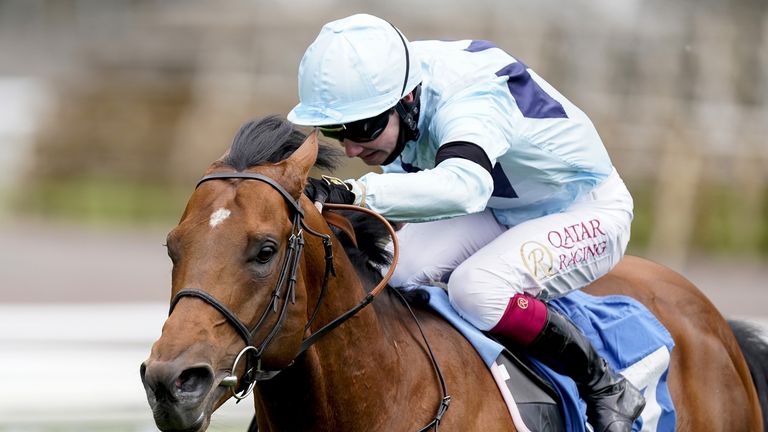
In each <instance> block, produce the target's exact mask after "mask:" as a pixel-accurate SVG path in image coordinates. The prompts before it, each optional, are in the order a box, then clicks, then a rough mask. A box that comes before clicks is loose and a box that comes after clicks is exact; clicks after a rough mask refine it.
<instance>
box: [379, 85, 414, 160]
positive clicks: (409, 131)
mask: <svg viewBox="0 0 768 432" xmlns="http://www.w3.org/2000/svg"><path fill="white" fill-rule="evenodd" d="M420 105H421V84H419V85H417V86H416V88H414V89H413V101H412V102H409V103H406V102H403V100H402V99H401V100H400V101H399V102H397V105H395V111H397V114H398V117H399V118H400V134H399V135H398V136H397V144H396V145H395V149H394V150H393V151H392V153H390V155H389V157H388V158H387V160H385V161H384V162H382V165H389V164H391V163H392V162H394V161H395V159H397V158H398V157H399V156H400V154H401V153H402V152H403V149H405V144H406V143H407V142H408V141H416V140H418V139H419V136H421V131H419V114H420V110H421V107H420Z"/></svg>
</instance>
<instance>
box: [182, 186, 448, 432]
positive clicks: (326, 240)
mask: <svg viewBox="0 0 768 432" xmlns="http://www.w3.org/2000/svg"><path fill="white" fill-rule="evenodd" d="M226 179H246V180H256V181H260V182H263V183H266V184H268V185H269V186H271V187H272V188H273V189H275V190H276V191H278V192H280V194H281V195H282V196H283V199H284V200H285V202H286V203H287V204H288V206H289V207H290V209H291V217H292V223H293V226H292V227H291V236H290V237H289V238H288V246H287V248H286V250H287V253H286V255H285V258H284V260H283V264H282V267H281V269H280V275H279V277H278V279H277V283H276V284H275V288H274V289H273V290H272V296H271V298H270V301H269V304H267V307H266V308H265V309H264V311H263V312H262V314H261V316H260V317H259V320H258V321H257V322H256V325H255V326H254V327H253V328H252V329H249V328H248V326H247V325H245V324H244V323H243V322H242V321H241V320H240V319H239V318H238V317H237V315H235V314H234V313H233V312H232V311H230V310H229V308H228V307H227V306H225V305H224V304H223V303H222V302H220V301H219V300H217V299H216V298H215V297H213V296H212V295H210V294H208V293H207V292H205V291H203V290H201V289H199V288H183V289H181V290H179V292H177V293H176V295H175V296H173V299H172V300H171V306H170V310H169V311H168V315H170V314H171V313H172V312H173V309H174V308H175V307H176V304H177V303H178V302H179V300H180V299H181V298H183V297H196V298H199V299H201V300H203V301H205V302H206V303H208V304H209V305H211V306H213V307H214V308H215V309H216V310H218V311H219V312H220V313H221V314H222V315H223V316H224V317H225V318H226V319H227V321H229V323H230V324H232V326H233V327H234V328H235V330H237V332H238V334H239V335H240V337H241V338H242V339H243V341H245V348H243V349H242V350H241V351H240V353H239V354H238V355H237V357H235V361H234V363H233V364H232V368H231V372H230V376H227V377H225V378H224V379H222V381H221V384H220V385H222V386H226V387H230V388H231V391H232V395H233V396H234V397H235V399H237V401H238V402H239V401H241V400H242V399H245V398H246V397H248V395H249V394H250V393H251V392H252V391H253V388H254V386H255V385H256V382H258V381H263V380H268V379H270V378H273V377H274V376H276V375H277V374H278V373H280V372H281V371H280V370H274V371H264V370H262V369H261V356H262V354H263V353H264V351H265V350H266V348H267V346H269V344H270V343H271V342H272V340H273V339H274V337H275V335H276V334H277V333H278V332H279V331H280V329H281V328H282V326H283V323H284V321H285V317H286V314H287V310H288V300H289V299H290V302H291V303H294V304H295V302H296V297H295V295H296V293H295V288H296V273H297V271H298V267H299V259H300V258H301V252H302V249H303V248H304V232H305V231H306V232H308V233H310V234H312V235H314V236H316V237H319V238H321V239H322V240H323V248H324V249H325V271H324V274H323V283H322V286H321V289H320V295H319V296H318V299H317V304H316V305H315V309H314V311H313V312H312V315H311V316H310V318H309V321H308V322H307V325H306V326H305V328H304V330H305V332H306V331H307V330H308V329H309V327H310V325H311V324H312V322H313V321H314V320H315V318H316V317H317V312H318V310H319V309H320V306H321V305H322V302H323V298H324V294H325V292H326V289H327V286H328V280H329V278H330V276H331V275H333V276H335V275H336V271H335V269H334V267H333V246H332V243H331V237H330V236H329V235H327V234H323V233H320V232H317V231H315V230H313V229H312V228H310V227H309V226H307V225H306V223H305V222H304V211H303V209H302V208H301V205H300V204H299V202H298V201H297V200H295V199H294V198H293V197H292V196H291V194H290V193H288V191H286V190H285V189H284V188H283V187H282V186H281V185H280V184H279V183H277V182H276V181H275V180H274V179H272V178H271V177H268V176H265V175H262V174H256V173H249V172H220V173H213V174H208V175H206V176H204V177H203V178H201V179H200V180H199V181H198V182H197V185H196V186H195V189H197V188H198V187H200V185H201V184H203V183H204V182H207V181H209V180H226ZM324 207H328V208H333V209H338V210H345V209H346V210H355V211H361V212H364V213H367V214H369V215H370V216H373V217H374V218H376V219H378V220H379V221H381V222H382V223H383V224H384V226H385V227H386V228H387V230H388V231H389V235H390V237H391V239H392V243H393V254H392V263H391V264H390V267H389V270H388V271H387V273H386V274H385V275H384V276H383V277H382V279H381V281H380V282H379V283H378V284H377V285H376V286H375V287H374V288H373V290H371V291H370V292H369V293H368V294H367V295H366V296H365V297H364V298H363V299H362V300H361V301H360V303H358V304H357V305H355V306H354V307H353V308H351V309H349V310H347V311H346V312H344V313H343V314H341V315H339V316H338V317H337V318H335V319H334V320H333V321H331V322H329V323H328V324H325V325H324V326H323V327H321V328H320V329H319V330H317V331H316V332H314V333H312V334H311V335H309V336H307V337H306V338H305V339H304V340H303V341H302V343H301V346H300V348H299V351H298V352H297V353H296V357H298V356H300V355H301V354H302V353H304V351H306V350H307V349H308V348H309V347H310V346H312V345H313V344H314V343H315V342H317V341H318V340H319V339H320V338H321V337H323V336H324V335H326V334H328V333H329V332H331V330H333V329H335V328H336V327H338V326H339V325H340V324H342V323H343V322H344V321H346V320H348V319H349V318H351V317H352V316H354V315H355V314H356V313H358V312H359V311H360V310H362V309H363V308H364V307H366V306H368V305H369V304H370V303H371V302H372V301H373V300H374V299H375V298H376V296H378V295H379V294H380V293H381V292H382V291H383V290H384V288H386V287H387V286H388V285H387V284H388V282H389V280H390V279H391V278H392V275H393V274H394V271H395V267H396V264H397V260H398V255H399V248H398V244H397V235H396V234H395V230H394V229H393V228H392V225H390V223H389V222H388V221H387V220H386V219H385V218H383V217H382V216H381V215H379V214H378V213H376V212H374V211H371V210H369V209H367V208H364V207H358V206H351V205H343V204H328V203H326V204H325V206H324ZM284 286H285V295H284V299H285V300H284V301H283V304H282V307H281V308H280V311H279V315H278V318H277V321H276V322H275V324H274V325H273V326H272V328H271V329H270V330H269V333H268V334H267V336H266V337H264V339H263V340H262V341H261V342H260V343H259V344H258V346H255V344H254V343H253V337H254V335H255V334H256V333H257V332H258V331H259V330H260V328H261V327H262V326H263V325H264V323H265V322H266V319H267V316H268V314H269V310H270V309H271V310H272V311H273V313H278V310H277V304H278V301H279V300H280V298H281V296H282V295H283V292H282V290H283V287H284ZM393 291H394V292H395V293H397V295H398V296H399V297H400V299H401V301H402V302H403V303H404V304H405V306H406V308H407V309H408V310H409V311H410V313H411V316H412V317H413V318H414V320H415V321H416V325H417V326H418V328H419V331H420V332H421V335H422V338H423V339H424V342H425V343H426V347H427V351H428V352H429V355H430V360H431V361H432V365H433V367H434V368H435V371H436V373H437V376H438V379H439V381H440V385H441V390H442V393H443V397H442V399H441V401H440V404H439V407H438V409H437V413H436V414H435V416H434V417H433V418H432V421H431V422H430V423H429V424H427V425H426V426H424V427H423V428H421V429H419V432H422V431H426V430H429V429H432V428H434V429H435V430H437V429H438V426H439V425H440V422H441V421H442V417H443V415H444V414H445V413H446V411H447V410H448V406H449V405H450V402H451V397H450V396H449V395H448V390H447V386H446V383H445V379H444V377H443V373H442V370H441V369H440V366H439V365H438V364H437V360H436V359H435V355H434V353H433V352H432V348H431V346H430V344H429V341H427V338H426V335H425V334H424V331H423V330H422V328H421V324H419V321H418V319H416V315H415V314H414V313H413V311H412V310H411V308H410V306H409V305H408V303H407V302H406V301H405V299H404V298H403V297H402V295H401V294H400V293H399V291H397V290H393ZM243 356H245V358H246V365H245V373H244V376H243V379H242V380H241V379H239V378H238V377H237V375H235V371H236V370H237V365H238V363H239V361H240V360H241V358H242V357H243ZM294 358H295V357H294ZM254 362H255V363H256V366H255V367H253V366H252V365H253V363H254ZM238 389H240V390H241V391H242V392H241V393H240V394H238V393H237V391H238Z"/></svg>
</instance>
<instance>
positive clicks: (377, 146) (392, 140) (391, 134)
mask: <svg viewBox="0 0 768 432" xmlns="http://www.w3.org/2000/svg"><path fill="white" fill-rule="evenodd" d="M399 135H400V119H399V117H398V114H397V112H395V111H394V110H392V112H390V113H389V122H388V123H387V127H386V128H385V129H384V131H383V132H382V133H381V135H379V136H378V137H376V139H375V140H373V141H368V142H355V141H353V140H351V139H342V140H341V141H340V143H341V145H342V146H344V151H345V152H346V154H347V156H348V157H351V158H353V157H359V158H360V159H361V160H362V161H363V162H364V163H365V164H366V165H381V164H382V163H383V162H384V161H385V160H387V158H388V157H389V155H390V154H391V153H392V152H393V151H394V150H395V146H396V145H397V138H398V136H399Z"/></svg>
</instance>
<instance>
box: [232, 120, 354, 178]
mask: <svg viewBox="0 0 768 432" xmlns="http://www.w3.org/2000/svg"><path fill="white" fill-rule="evenodd" d="M305 139H306V135H305V134H304V133H303V132H301V131H300V130H298V129H296V128H294V127H293V125H292V124H291V123H289V122H288V121H286V120H283V119H281V118H279V117H277V116H267V117H262V118H258V119H254V120H251V121H249V122H247V123H245V124H244V125H243V126H241V127H240V130H238V131H237V134H235V138H234V139H233V140H232V146H231V147H230V149H229V151H228V152H227V154H226V155H225V156H224V158H223V159H222V160H221V162H222V163H223V164H225V165H229V166H231V167H232V168H234V169H236V170H238V171H243V170H246V169H248V168H251V167H255V166H258V165H264V164H270V163H277V162H280V161H282V160H284V159H286V158H288V157H289V156H290V155H291V154H293V152H294V151H295V150H296V149H297V148H299V146H301V144H302V143H303V142H304V140H305ZM342 155H343V153H342V152H341V150H340V149H338V148H333V147H329V146H327V145H320V149H319V152H318V156H317V161H316V162H315V166H316V167H318V168H322V169H325V170H332V169H335V168H337V167H338V165H339V160H340V158H341V156H342Z"/></svg>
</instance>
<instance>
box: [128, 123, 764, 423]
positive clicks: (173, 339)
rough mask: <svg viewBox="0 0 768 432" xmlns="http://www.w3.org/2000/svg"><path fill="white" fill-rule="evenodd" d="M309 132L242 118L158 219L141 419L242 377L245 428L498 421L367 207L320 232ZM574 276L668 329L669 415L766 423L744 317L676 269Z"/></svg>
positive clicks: (476, 371)
mask: <svg viewBox="0 0 768 432" xmlns="http://www.w3.org/2000/svg"><path fill="white" fill-rule="evenodd" d="M316 135H317V134H316V132H313V133H310V134H307V135H305V134H304V133H303V132H301V131H299V130H297V129H294V128H293V127H292V126H291V125H290V124H289V123H287V122H285V121H284V120H282V119H279V118H277V117H266V118H263V119H259V120H255V121H251V122H249V123H246V124H245V125H244V126H243V127H242V128H241V129H240V131H239V132H238V134H237V135H236V137H235V139H234V141H233V143H232V145H231V147H230V148H229V149H228V150H227V152H226V153H225V154H224V155H223V156H222V157H221V158H220V159H218V160H217V161H215V162H213V163H212V164H211V165H210V166H209V167H208V169H207V171H206V173H205V176H204V177H203V178H202V180H201V181H200V183H198V186H197V187H196V189H195V190H194V191H193V192H192V194H191V196H190V198H189V201H188V203H187V205H186V208H185V209H184V211H183V214H182V215H181V218H180V221H179V223H178V225H177V226H176V227H175V228H173V229H172V230H171V231H170V233H169V234H168V237H167V241H166V246H167V250H168V255H169V256H170V259H171V261H172V262H173V269H172V276H171V299H172V300H171V311H170V312H169V315H168V317H167V320H166V321H165V323H164V325H163V329H162V334H161V336H160V338H159V339H158V340H157V341H156V342H155V343H154V344H153V346H152V348H151V352H150V355H149V358H148V359H147V360H146V361H145V362H143V363H142V365H141V367H140V375H141V379H142V382H143V385H144V388H145V391H146V394H147V399H148V402H149V405H150V407H151V409H152V412H153V416H154V421H155V423H156V425H157V427H158V428H159V429H160V430H162V431H203V430H206V429H207V427H208V426H209V423H210V418H211V414H212V413H213V412H214V411H215V410H216V409H217V408H218V407H220V406H221V405H222V404H223V403H224V402H225V401H227V400H229V399H230V398H232V397H233V396H234V397H238V398H240V397H242V396H243V395H244V394H246V393H247V392H248V391H250V390H252V391H253V395H254V405H255V407H254V408H255V417H254V425H253V429H254V430H256V427H258V430H259V431H267V432H269V431H310V430H311V431H360V430H366V431H414V430H428V429H435V430H437V429H438V426H441V427H442V428H443V429H444V430H449V431H514V430H515V427H514V424H513V422H512V420H511V416H510V414H509V411H508V409H507V407H506V405H505V403H504V401H503V399H502V396H501V394H500V392H499V390H498V388H497V386H496V384H495V382H494V381H493V379H492V377H491V376H490V374H489V372H488V370H487V367H486V366H485V364H484V363H483V362H482V361H481V359H480V357H479V356H478V354H477V353H476V351H475V350H474V348H473V347H472V346H471V345H470V344H469V343H468V342H467V341H466V340H465V338H464V337H463V336H462V335H461V334H460V333H458V332H457V331H456V330H455V329H454V328H453V327H452V326H451V325H450V324H448V323H447V322H445V321H444V320H443V319H442V318H440V317H439V316H437V315H436V314H435V313H434V312H431V311H430V310H428V308H425V307H419V306H418V305H417V303H418V302H416V301H413V299H410V303H413V307H411V306H410V305H409V302H404V301H403V299H402V298H401V295H400V293H399V292H398V291H397V290H394V289H384V290H382V289H380V286H381V285H378V286H377V284H379V283H380V282H382V276H381V273H380V268H381V267H382V266H385V265H386V263H387V260H388V259H389V258H391V257H389V256H388V255H387V252H385V251H384V248H383V244H384V243H385V241H386V240H387V232H386V231H383V230H382V229H381V228H376V226H375V223H371V221H370V219H369V218H362V219H361V218H358V223H356V224H355V225H356V226H355V227H354V231H353V232H351V233H350V231H349V230H348V229H347V230H341V231H339V230H336V229H332V228H331V227H330V226H329V224H328V222H327V221H326V219H325V218H324V217H323V215H322V214H321V213H320V211H318V209H317V208H316V207H315V206H314V205H313V203H312V202H310V200H309V199H308V198H307V197H306V196H304V194H303V189H304V186H305V184H306V181H307V177H308V175H309V173H310V169H311V168H313V166H315V165H317V166H320V167H323V168H328V167H332V166H333V164H334V163H335V159H336V158H338V157H339V153H338V151H336V152H334V151H333V150H334V149H330V148H329V147H327V146H325V145H320V144H319V143H318V139H317V136H316ZM355 235H356V239H355V240H356V241H357V245H355V244H353V243H354V242H353V241H351V240H350V237H355ZM374 286H377V287H376V288H373V287H374ZM585 290H586V291H587V292H588V293H590V294H592V295H597V296H603V295H617V294H618V295H626V296H630V297H632V298H634V299H637V300H638V301H640V302H641V303H642V304H644V305H645V306H646V307H647V308H648V309H649V310H650V311H651V312H652V313H653V314H654V315H655V316H656V317H657V318H658V319H659V321H660V322H661V323H663V325H664V326H665V327H666V328H667V329H668V330H669V332H670V334H671V335H672V337H673V339H674V342H675V344H676V345H675V348H674V350H673V351H672V353H671V360H670V367H669V372H668V386H669V390H670V394H671V397H672V399H673V401H674V405H675V408H676V415H677V419H676V420H677V423H676V425H677V429H678V430H681V431H704V430H706V431H729V432H733V431H758V430H764V429H765V423H764V418H763V415H764V413H768V393H767V392H766V389H767V387H768V380H767V379H766V376H767V374H768V366H767V365H768V361H767V360H768V346H767V345H766V344H765V342H764V341H762V340H761V339H760V338H759V337H757V336H756V333H755V332H754V330H752V329H749V328H748V327H743V326H735V327H734V328H735V329H736V330H737V334H738V335H739V338H738V339H737V336H736V335H735V334H734V331H733V330H732V327H731V326H730V325H729V323H728V322H727V321H726V320H725V318H723V316H722V315H721V314H720V313H719V312H718V311H717V309H716V308H715V306H714V305H713V304H712V303H711V302H710V301H709V300H708V299H707V298H706V297H705V296H704V295H703V294H702V293H701V292H700V291H699V290H698V289H697V288H696V287H695V286H694V285H693V284H692V283H691V282H689V281H688V280H686V279H685V278H684V277H682V276H681V275H679V274H677V273H675V272H673V271H672V270H670V269H668V268H665V267H664V266H662V265H659V264H656V263H653V262H650V261H648V260H645V259H642V258H638V257H630V256H627V257H625V259H623V260H622V261H621V262H620V263H619V264H618V265H617V266H616V267H615V269H613V270H612V271H611V272H610V273H609V274H607V275H606V276H604V277H602V278H601V279H599V280H597V281H595V282H594V283H593V284H591V285H590V286H588V287H587V288H585ZM374 291H376V292H375V294H376V295H372V293H374ZM409 309H412V310H411V312H412V313H413V317H411V312H409ZM414 318H415V319H414ZM422 336H423V337H422ZM425 341H428V342H425ZM740 342H742V344H744V345H746V349H745V351H744V352H742V348H743V347H740V344H739V343H740ZM427 343H428V344H427ZM244 347H245V348H244ZM743 353H746V354H747V359H745V355H744V354H743ZM432 355H433V356H434V358H432ZM748 363H749V366H748ZM750 366H751V368H752V369H750ZM753 376H754V379H753ZM446 389H448V392H449V393H450V399H448V397H447V396H446ZM238 393H239V394H238ZM449 400H450V409H449V410H446V409H447V408H448V401H449Z"/></svg>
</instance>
